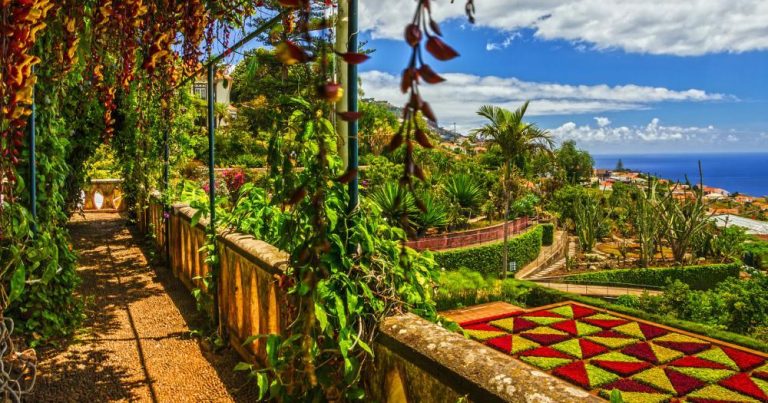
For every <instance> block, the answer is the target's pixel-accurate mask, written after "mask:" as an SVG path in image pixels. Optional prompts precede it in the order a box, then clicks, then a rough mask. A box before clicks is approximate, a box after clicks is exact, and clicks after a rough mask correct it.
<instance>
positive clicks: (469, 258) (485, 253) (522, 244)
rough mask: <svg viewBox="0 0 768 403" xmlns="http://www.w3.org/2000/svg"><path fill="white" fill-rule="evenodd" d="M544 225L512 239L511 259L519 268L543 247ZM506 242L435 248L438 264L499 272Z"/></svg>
mask: <svg viewBox="0 0 768 403" xmlns="http://www.w3.org/2000/svg"><path fill="white" fill-rule="evenodd" d="M542 233H543V228H542V227H541V226H538V225H537V226H535V227H533V228H531V229H529V230H527V231H526V232H524V233H522V234H520V235H518V236H516V237H514V238H511V239H509V241H508V242H507V244H508V246H509V248H508V249H509V259H510V261H512V262H515V263H516V265H517V268H518V269H522V268H523V266H525V265H526V264H528V263H530V262H531V261H533V260H534V259H536V257H537V256H539V252H540V251H541V237H542ZM504 249H505V248H504V242H503V241H502V242H494V243H491V244H484V245H480V246H473V247H465V248H456V249H450V250H445V251H438V252H434V256H435V261H436V262H437V264H438V265H439V266H440V267H442V268H444V269H446V270H458V269H461V268H468V269H470V270H472V271H476V272H478V273H481V274H483V275H486V276H497V275H499V267H500V266H501V263H502V256H503V253H504Z"/></svg>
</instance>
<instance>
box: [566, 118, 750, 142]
mask: <svg viewBox="0 0 768 403" xmlns="http://www.w3.org/2000/svg"><path fill="white" fill-rule="evenodd" d="M551 132H552V134H553V136H554V137H555V138H556V139H558V140H559V141H564V140H576V141H577V142H579V143H582V144H584V143H586V144H585V145H589V144H590V143H614V144H627V145H629V144H632V143H670V142H685V143H686V144H689V143H691V142H703V143H713V142H715V141H717V139H718V137H719V130H718V129H716V128H715V127H713V126H711V125H710V126H706V127H699V126H665V125H662V124H661V122H660V120H659V119H658V118H653V119H652V120H651V121H650V122H649V123H648V124H647V125H645V126H618V127H614V126H611V125H610V124H606V125H600V122H598V126H597V127H592V126H590V125H584V126H578V125H576V124H575V123H573V122H567V123H565V124H563V125H562V126H560V127H558V128H556V129H553V130H551ZM731 136H732V135H731ZM733 137H735V136H733ZM728 141H733V140H730V139H728ZM735 141H738V138H736V140H735Z"/></svg>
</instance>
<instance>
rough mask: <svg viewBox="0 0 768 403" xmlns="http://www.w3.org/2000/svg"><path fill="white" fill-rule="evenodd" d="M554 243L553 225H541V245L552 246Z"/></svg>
mask: <svg viewBox="0 0 768 403" xmlns="http://www.w3.org/2000/svg"><path fill="white" fill-rule="evenodd" d="M554 242H555V225H554V224H551V223H545V224H541V244H542V245H544V246H549V245H552V244H553V243H554Z"/></svg>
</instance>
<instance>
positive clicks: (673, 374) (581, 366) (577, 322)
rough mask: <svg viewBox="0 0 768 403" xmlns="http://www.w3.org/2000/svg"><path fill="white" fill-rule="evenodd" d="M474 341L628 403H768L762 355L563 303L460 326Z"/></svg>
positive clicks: (766, 366) (767, 375) (766, 371)
mask: <svg viewBox="0 0 768 403" xmlns="http://www.w3.org/2000/svg"><path fill="white" fill-rule="evenodd" d="M459 325H460V326H461V327H462V328H463V329H464V331H465V332H466V333H467V334H468V335H469V336H470V337H472V338H473V339H475V340H477V341H479V342H482V343H483V344H486V345H488V346H490V347H493V348H495V349H497V350H500V351H502V352H504V353H507V354H511V355H512V356H513V357H515V358H517V359H519V360H521V361H523V362H526V363H528V364H530V365H532V366H534V367H536V368H539V369H541V370H543V371H546V372H548V373H551V374H552V375H555V376H557V377H560V378H562V379H564V380H566V381H568V382H571V383H573V384H575V385H578V386H581V387H582V388H584V389H586V390H588V391H590V392H591V393H593V394H596V395H599V396H602V397H606V398H608V397H610V395H611V393H612V391H613V390H618V391H620V392H621V397H622V400H623V401H624V402H626V403H634V402H638V403H647V402H675V401H689V402H699V403H704V402H766V401H768V363H767V361H766V360H768V355H765V354H762V353H759V352H756V351H750V350H746V349H744V348H741V347H738V346H735V345H730V344H726V343H722V342H718V341H715V340H713V339H709V338H707V337H703V336H699V335H694V334H691V333H687V332H683V331H680V330H677V329H673V328H670V327H666V326H662V325H659V324H654V323H651V322H647V321H643V320H640V319H636V318H632V317H630V316H626V315H621V314H618V313H614V312H610V311H606V310H604V309H600V308H596V307H592V306H588V305H584V304H577V303H574V302H564V303H559V304H554V305H549V306H546V307H540V308H536V309H531V310H527V311H515V312H510V313H507V314H502V315H497V316H494V317H489V318H483V319H478V320H472V321H467V322H463V323H460V324H459Z"/></svg>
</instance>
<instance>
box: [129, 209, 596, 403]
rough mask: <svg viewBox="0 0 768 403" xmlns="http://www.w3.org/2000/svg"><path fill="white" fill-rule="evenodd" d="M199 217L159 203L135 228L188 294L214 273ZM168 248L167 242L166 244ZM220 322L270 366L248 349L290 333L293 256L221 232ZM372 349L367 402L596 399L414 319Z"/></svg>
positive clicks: (245, 351) (260, 349) (388, 327)
mask: <svg viewBox="0 0 768 403" xmlns="http://www.w3.org/2000/svg"><path fill="white" fill-rule="evenodd" d="M194 213H195V211H194V210H193V209H192V208H190V207H188V206H186V205H180V204H177V205H174V206H172V207H171V208H170V211H168V213H167V217H168V218H167V223H168V227H167V228H166V226H165V225H164V221H166V220H164V214H165V213H164V211H163V207H162V205H161V204H160V202H159V201H157V200H153V201H152V202H151V203H150V206H149V207H148V208H147V209H146V210H144V211H141V212H139V214H138V225H139V227H140V229H141V230H142V231H144V232H145V233H149V234H152V235H153V238H154V239H155V241H156V243H155V245H156V246H157V248H158V250H160V251H161V252H166V251H167V253H168V260H169V262H168V264H169V266H170V268H171V269H172V270H173V273H174V275H175V276H176V277H178V278H179V279H180V280H181V281H182V282H183V283H184V284H185V285H186V286H187V287H188V288H189V289H194V288H204V287H203V284H202V283H201V281H200V278H202V277H204V276H205V275H206V274H207V273H208V271H209V267H208V265H207V264H206V263H205V256H204V254H203V253H201V252H199V249H200V248H201V247H202V246H203V245H204V243H205V232H206V231H205V228H206V225H207V222H206V220H204V219H202V220H200V222H198V223H197V224H196V225H194V226H193V225H192V216H193V215H194ZM166 240H167V242H166ZM217 247H218V252H219V256H220V268H221V279H220V280H221V293H220V295H219V304H220V309H219V312H220V315H221V320H222V322H223V323H224V324H225V326H226V327H227V330H228V333H229V334H230V344H231V345H232V346H233V347H234V348H235V349H236V350H237V351H238V352H239V353H240V354H241V355H242V356H243V357H244V358H246V359H248V360H252V361H255V362H257V363H264V362H265V361H266V351H265V346H263V345H262V344H260V343H259V341H256V342H254V343H251V344H250V345H248V346H243V345H242V344H243V341H244V340H245V339H246V338H247V337H249V336H251V335H256V334H268V333H272V334H277V333H280V332H282V329H284V328H285V326H286V318H285V316H284V313H283V310H282V309H281V308H282V306H284V303H283V301H285V299H284V297H285V294H284V292H283V290H282V289H281V288H280V287H279V286H278V281H277V279H278V276H279V275H280V274H281V273H282V272H283V271H284V270H285V268H286V267H287V258H288V256H287V255H286V254H285V253H284V252H282V251H280V250H278V249H277V248H275V247H274V246H272V245H269V244H267V243H265V242H262V241H259V240H257V239H254V238H253V237H251V236H248V235H243V234H238V233H231V232H225V231H220V232H219V235H218V241H217ZM380 331H381V333H380V336H379V337H378V338H377V340H376V342H375V343H374V345H373V348H374V353H375V358H374V360H373V363H372V364H371V365H372V367H371V370H370V371H367V372H366V373H365V375H364V383H365V387H366V390H367V393H368V399H369V400H372V401H379V402H393V403H394V402H397V403H401V402H406V403H407V402H426V403H431V402H434V403H438V402H440V403H442V402H455V401H461V400H462V398H465V397H466V398H467V400H466V401H474V402H504V401H509V402H592V401H600V399H598V398H597V397H595V396H593V395H590V394H589V393H587V392H585V391H582V390H580V389H577V388H574V387H573V386H571V385H569V384H568V383H566V382H564V381H561V380H559V379H557V378H554V377H552V376H549V375H547V374H545V373H543V372H540V371H538V370H536V369H534V368H533V367H529V366H527V365H526V364H523V363H522V362H519V361H516V360H515V359H513V358H512V357H510V356H509V355H506V354H503V353H500V352H498V351H496V350H493V349H491V348H490V347H485V346H483V345H481V344H478V343H477V342H475V341H472V340H469V339H466V338H464V337H463V336H462V335H461V334H458V333H454V332H451V331H449V330H447V329H444V328H442V327H440V326H438V325H436V324H433V323H431V322H428V321H426V320H424V319H422V318H419V317H417V316H414V315H412V314H406V315H399V316H395V317H390V318H388V319H386V320H385V321H384V322H383V323H382V325H381V327H380Z"/></svg>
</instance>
